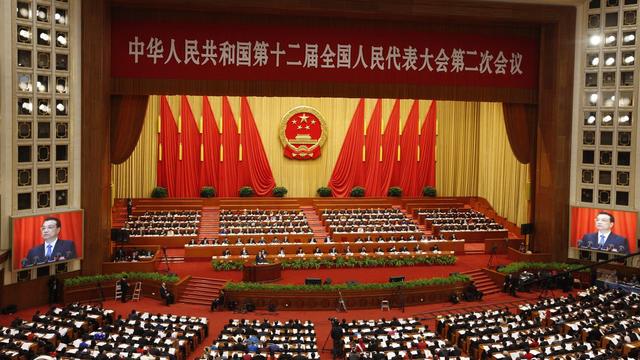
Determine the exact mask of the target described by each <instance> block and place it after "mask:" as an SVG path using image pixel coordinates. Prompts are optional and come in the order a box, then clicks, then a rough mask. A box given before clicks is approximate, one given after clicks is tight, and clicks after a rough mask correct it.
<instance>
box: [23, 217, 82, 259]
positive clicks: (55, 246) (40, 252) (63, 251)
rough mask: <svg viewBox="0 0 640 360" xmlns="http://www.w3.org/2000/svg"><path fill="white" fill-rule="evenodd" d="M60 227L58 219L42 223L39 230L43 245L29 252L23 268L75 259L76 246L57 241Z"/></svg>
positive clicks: (71, 242)
mask: <svg viewBox="0 0 640 360" xmlns="http://www.w3.org/2000/svg"><path fill="white" fill-rule="evenodd" d="M61 227H62V225H61V223H60V219H58V218H54V217H48V218H46V219H44V221H43V222H42V227H41V228H40V231H41V234H42V240H44V243H43V244H41V245H37V246H34V247H32V248H31V250H29V253H28V254H27V257H26V259H24V260H23V266H31V265H35V264H39V263H45V262H49V261H60V260H69V259H75V258H76V257H77V255H76V245H75V243H74V242H73V241H71V240H61V239H58V235H59V234H60V229H61Z"/></svg>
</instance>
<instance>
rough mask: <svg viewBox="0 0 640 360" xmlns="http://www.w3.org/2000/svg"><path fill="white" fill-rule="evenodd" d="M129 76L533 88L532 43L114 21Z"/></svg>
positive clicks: (122, 70) (117, 61) (119, 71)
mask: <svg viewBox="0 0 640 360" xmlns="http://www.w3.org/2000/svg"><path fill="white" fill-rule="evenodd" d="M112 29H113V30H112V32H113V33H112V46H113V47H112V74H113V76H115V77H125V78H126V77H130V78H141V77H142V78H182V79H207V80H294V81H295V80H300V81H310V80H311V81H332V82H359V83H366V82H373V83H377V82H393V83H419V84H429V85H465V86H496V87H512V88H535V87H536V82H537V80H536V79H537V68H538V49H537V42H536V40H535V39H530V38H510V37H504V38H499V37H495V36H492V37H485V36H481V35H474V34H460V33H451V34H435V33H434V34H431V33H416V32H407V31H393V32H391V33H389V32H388V30H387V31H386V32H382V31H380V30H376V29H371V31H363V30H358V31H356V30H344V29H342V30H337V29H334V28H331V29H318V28H297V27H291V28H289V27H286V26H282V27H270V26H264V27H251V26H248V25H242V26H239V25H233V26H232V25H225V24H166V23H162V24H160V23H114V24H113V26H112Z"/></svg>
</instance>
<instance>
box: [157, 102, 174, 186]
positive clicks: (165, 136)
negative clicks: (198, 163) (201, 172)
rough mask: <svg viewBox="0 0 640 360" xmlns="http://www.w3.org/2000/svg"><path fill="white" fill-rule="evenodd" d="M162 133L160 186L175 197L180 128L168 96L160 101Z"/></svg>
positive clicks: (159, 156) (159, 158)
mask: <svg viewBox="0 0 640 360" xmlns="http://www.w3.org/2000/svg"><path fill="white" fill-rule="evenodd" d="M160 119H161V124H160V133H159V134H158V178H157V183H158V186H162V187H165V188H166V189H167V192H168V193H169V196H175V191H176V162H177V160H178V126H177V125H176V121H175V120H174V118H173V114H172V113H171V107H169V102H168V101H167V97H166V96H162V97H161V99H160Z"/></svg>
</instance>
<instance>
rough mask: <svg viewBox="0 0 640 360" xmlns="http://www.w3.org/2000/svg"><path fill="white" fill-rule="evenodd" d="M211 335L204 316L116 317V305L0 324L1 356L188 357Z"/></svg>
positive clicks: (175, 359)
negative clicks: (113, 309)
mask: <svg viewBox="0 0 640 360" xmlns="http://www.w3.org/2000/svg"><path fill="white" fill-rule="evenodd" d="M207 334H208V323H207V319H206V318H204V317H201V318H199V317H188V316H179V315H173V314H150V313H142V312H137V311H135V310H134V311H132V312H131V313H130V314H128V316H127V317H126V318H124V317H122V316H121V315H119V316H118V317H117V318H114V312H113V311H112V310H108V309H104V308H101V307H98V306H91V305H79V304H70V305H68V306H66V307H63V308H60V307H54V308H51V310H50V311H48V312H47V313H46V314H40V313H39V312H36V314H35V315H34V316H33V318H32V319H31V321H25V320H21V319H16V320H14V321H13V322H12V324H11V327H8V328H1V329H0V345H1V346H0V356H2V357H6V358H10V359H13V358H16V357H22V358H25V359H33V358H35V357H37V356H39V355H47V356H51V357H53V358H62V359H65V358H69V359H102V360H104V359H122V358H131V359H170V360H184V359H186V358H187V356H188V355H189V353H190V352H192V351H193V350H194V349H195V347H196V346H197V345H198V344H199V343H201V342H202V339H204V338H205V337H206V336H207Z"/></svg>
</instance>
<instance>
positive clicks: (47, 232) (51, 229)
mask: <svg viewBox="0 0 640 360" xmlns="http://www.w3.org/2000/svg"><path fill="white" fill-rule="evenodd" d="M40 230H41V231H42V239H43V240H44V241H46V242H49V241H53V240H54V239H57V238H58V234H59V233H60V228H59V227H58V224H56V222H55V221H54V220H47V221H45V222H43V223H42V228H40Z"/></svg>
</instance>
